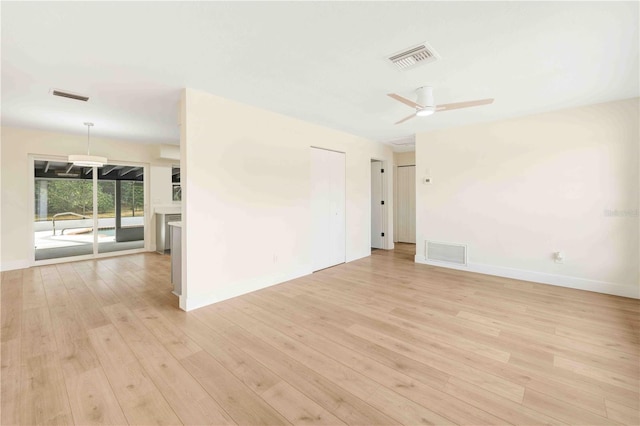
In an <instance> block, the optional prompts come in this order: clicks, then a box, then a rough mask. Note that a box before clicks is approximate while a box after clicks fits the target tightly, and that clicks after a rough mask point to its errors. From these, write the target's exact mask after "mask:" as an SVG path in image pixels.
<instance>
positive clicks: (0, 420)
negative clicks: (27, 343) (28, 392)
mask: <svg viewBox="0 0 640 426" xmlns="http://www.w3.org/2000/svg"><path fill="white" fill-rule="evenodd" d="M1 349H2V354H1V355H2V360H1V361H2V362H1V366H2V368H1V369H0V378H2V380H0V394H1V395H2V399H1V400H0V403H1V406H2V410H1V412H2V414H1V415H0V424H3V425H18V424H20V398H21V392H20V386H21V380H20V365H21V362H20V339H17V338H16V339H12V340H8V341H4V342H2V346H1Z"/></svg>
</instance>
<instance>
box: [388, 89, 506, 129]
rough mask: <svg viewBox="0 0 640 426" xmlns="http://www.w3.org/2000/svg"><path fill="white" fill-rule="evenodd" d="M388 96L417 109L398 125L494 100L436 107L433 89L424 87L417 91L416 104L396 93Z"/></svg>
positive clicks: (486, 103) (480, 100)
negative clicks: (417, 118)
mask: <svg viewBox="0 0 640 426" xmlns="http://www.w3.org/2000/svg"><path fill="white" fill-rule="evenodd" d="M387 96H389V97H390V98H393V99H395V100H396V101H398V102H402V103H403V104H405V105H407V106H410V107H411V108H415V112H414V113H413V114H411V115H409V116H407V117H405V118H403V119H402V120H400V121H398V122H396V124H401V123H404V122H405V121H407V120H410V119H412V118H414V117H426V116H429V115H432V114H434V113H436V112H442V111H449V110H452V109H460V108H469V107H474V106H480V105H488V104H491V103H493V98H488V99H479V100H477V101H467V102H456V103H451V104H443V105H436V104H435V102H434V100H433V87H430V86H422V87H418V88H417V89H416V102H413V101H412V100H410V99H407V98H405V97H402V96H400V95H398V94H396V93H388V94H387Z"/></svg>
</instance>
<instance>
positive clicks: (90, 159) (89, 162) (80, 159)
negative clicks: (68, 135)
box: [68, 123, 107, 167]
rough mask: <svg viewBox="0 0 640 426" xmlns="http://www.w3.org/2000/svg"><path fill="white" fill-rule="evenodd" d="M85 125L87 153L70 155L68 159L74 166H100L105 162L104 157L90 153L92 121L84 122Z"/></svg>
mask: <svg viewBox="0 0 640 426" xmlns="http://www.w3.org/2000/svg"><path fill="white" fill-rule="evenodd" d="M84 125H85V126H87V155H82V154H80V155H70V156H69V158H68V161H69V162H70V163H73V165H74V166H80V167H102V166H104V165H105V163H106V162H107V158H106V157H100V156H97V155H91V151H90V150H91V127H93V123H84Z"/></svg>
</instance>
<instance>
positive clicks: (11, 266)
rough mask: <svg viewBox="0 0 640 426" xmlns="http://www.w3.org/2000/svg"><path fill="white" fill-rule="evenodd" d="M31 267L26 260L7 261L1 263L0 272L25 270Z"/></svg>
mask: <svg viewBox="0 0 640 426" xmlns="http://www.w3.org/2000/svg"><path fill="white" fill-rule="evenodd" d="M29 267H31V262H29V261H28V260H24V259H21V260H9V261H7V262H2V265H0V271H13V270H15V269H26V268H29Z"/></svg>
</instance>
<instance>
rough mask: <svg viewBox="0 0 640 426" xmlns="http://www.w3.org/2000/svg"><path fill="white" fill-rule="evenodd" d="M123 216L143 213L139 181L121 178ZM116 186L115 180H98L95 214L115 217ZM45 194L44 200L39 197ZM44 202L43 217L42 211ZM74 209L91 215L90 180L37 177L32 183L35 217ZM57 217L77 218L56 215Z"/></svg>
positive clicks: (142, 189)
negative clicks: (96, 209) (33, 183)
mask: <svg viewBox="0 0 640 426" xmlns="http://www.w3.org/2000/svg"><path fill="white" fill-rule="evenodd" d="M121 185H122V216H123V217H132V216H143V215H144V188H143V184H142V182H137V181H136V182H134V181H122V184H121ZM115 191H116V185H115V182H114V181H102V182H98V217H102V218H107V217H114V216H115V211H116V204H115V199H116V197H115ZM42 197H46V201H44V200H43V199H42ZM41 202H46V209H47V210H46V218H45V217H43V214H44V211H41V210H43V209H41ZM65 212H73V213H77V214H81V215H83V216H91V215H92V214H93V182H92V181H91V180H76V179H38V180H36V182H35V220H36V221H45V220H52V219H53V215H55V214H58V213H65ZM56 219H60V220H64V219H78V218H77V217H74V216H71V215H69V216H66V217H65V216H59V217H58V218H56Z"/></svg>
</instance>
